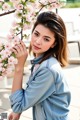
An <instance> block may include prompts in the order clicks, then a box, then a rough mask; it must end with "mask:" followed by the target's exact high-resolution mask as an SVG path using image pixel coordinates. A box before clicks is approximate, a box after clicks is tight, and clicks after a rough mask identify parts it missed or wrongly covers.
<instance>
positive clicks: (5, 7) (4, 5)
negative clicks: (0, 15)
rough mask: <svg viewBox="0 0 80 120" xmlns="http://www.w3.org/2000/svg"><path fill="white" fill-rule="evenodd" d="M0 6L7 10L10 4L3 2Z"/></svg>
mask: <svg viewBox="0 0 80 120" xmlns="http://www.w3.org/2000/svg"><path fill="white" fill-rule="evenodd" d="M2 8H3V10H4V11H7V10H9V9H10V5H9V4H8V3H4V4H3V6H2Z"/></svg>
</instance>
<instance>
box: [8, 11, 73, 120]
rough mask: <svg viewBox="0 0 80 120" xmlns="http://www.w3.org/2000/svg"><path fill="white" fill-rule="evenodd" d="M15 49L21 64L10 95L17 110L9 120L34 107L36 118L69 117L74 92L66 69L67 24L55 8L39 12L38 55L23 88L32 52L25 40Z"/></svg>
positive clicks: (35, 52)
mask: <svg viewBox="0 0 80 120" xmlns="http://www.w3.org/2000/svg"><path fill="white" fill-rule="evenodd" d="M12 51H13V52H14V53H15V54H16V56H17V59H18V64H17V65H16V66H15V74H14V79H13V85H12V94H11V96H10V101H11V107H12V110H13V112H12V113H11V114H10V115H9V120H18V119H19V118H20V115H21V113H22V112H23V111H25V110H27V109H28V108H30V107H33V120H69V118H68V113H69V105H70V100H71V94H70V91H69V88H68V85H67V82H66V78H65V76H64V74H63V72H62V67H65V66H66V65H67V40H66V28H65V25H64V22H63V20H62V19H61V17H60V16H59V15H58V14H55V13H53V12H50V11H49V12H43V13H41V14H39V16H38V17H37V20H36V22H35V24H34V27H33V30H32V35H31V45H30V52H33V55H34V57H35V58H34V59H33V60H32V61H31V63H32V69H31V76H30V78H29V82H28V83H27V86H26V89H23V88H22V80H23V71H24V64H25V61H26V58H27V57H28V52H27V50H26V46H25V44H24V43H23V42H22V41H21V43H20V44H17V45H16V46H15V47H14V48H13V49H12Z"/></svg>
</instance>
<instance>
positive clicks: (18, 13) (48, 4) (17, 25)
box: [0, 0, 61, 79]
mask: <svg viewBox="0 0 80 120" xmlns="http://www.w3.org/2000/svg"><path fill="white" fill-rule="evenodd" d="M59 1H60V0H39V1H38V0H9V2H4V0H0V8H1V9H2V12H4V13H1V14H0V17H1V16H5V15H8V14H12V13H14V18H15V19H14V21H13V23H12V27H11V29H10V33H9V34H8V35H7V38H6V40H7V42H6V44H3V43H2V42H1V40H0V79H1V78H2V77H3V76H5V75H7V74H8V73H10V71H12V70H13V69H14V65H15V64H17V62H18V61H17V59H16V57H15V55H14V53H11V48H12V47H13V46H14V45H15V44H17V43H19V42H20V40H25V39H29V32H28V31H29V30H30V29H31V27H32V24H33V23H34V21H35V19H36V16H37V15H38V14H39V13H40V12H41V11H44V9H45V10H52V9H53V8H58V7H60V6H61V3H60V2H59ZM34 8H35V9H34ZM12 9H13V10H12Z"/></svg>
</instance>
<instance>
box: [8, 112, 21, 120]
mask: <svg viewBox="0 0 80 120" xmlns="http://www.w3.org/2000/svg"><path fill="white" fill-rule="evenodd" d="M20 115H21V113H14V112H11V113H10V115H9V116H8V120H19V118H20Z"/></svg>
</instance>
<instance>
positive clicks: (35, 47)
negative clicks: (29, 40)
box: [33, 45, 41, 50]
mask: <svg viewBox="0 0 80 120" xmlns="http://www.w3.org/2000/svg"><path fill="white" fill-rule="evenodd" d="M33 46H34V49H36V50H38V49H41V48H39V47H37V46H35V45H33Z"/></svg>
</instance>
